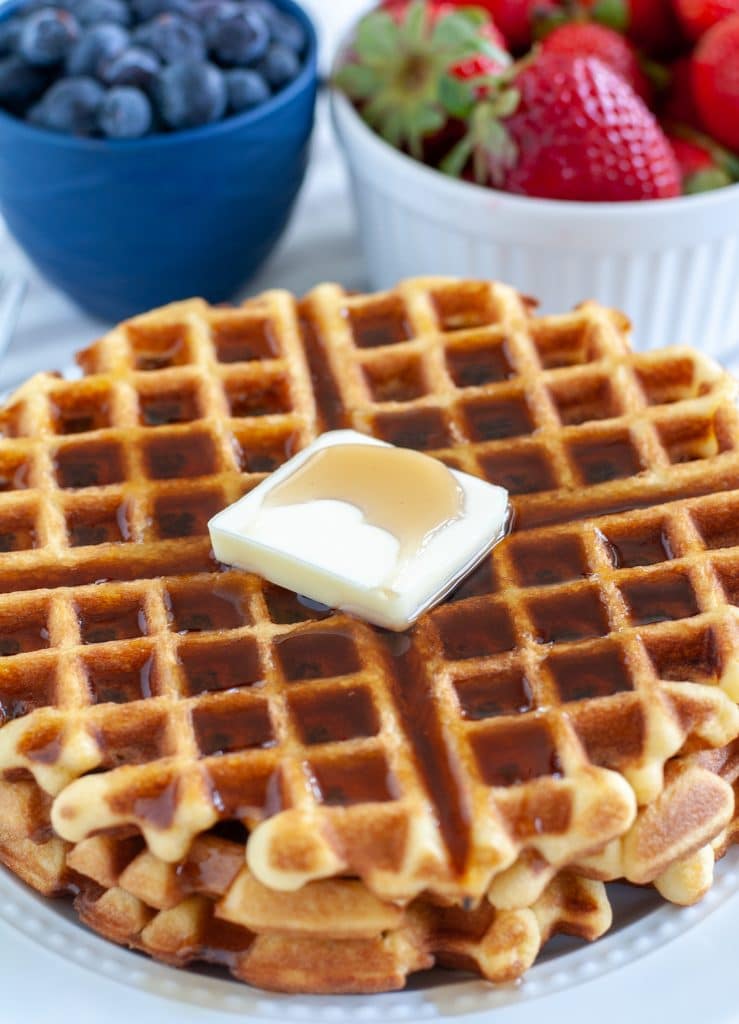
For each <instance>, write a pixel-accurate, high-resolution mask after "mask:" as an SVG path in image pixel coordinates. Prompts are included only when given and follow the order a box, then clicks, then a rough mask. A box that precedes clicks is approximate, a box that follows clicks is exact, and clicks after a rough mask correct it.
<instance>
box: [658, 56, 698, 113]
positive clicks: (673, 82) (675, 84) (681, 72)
mask: <svg viewBox="0 0 739 1024" xmlns="http://www.w3.org/2000/svg"><path fill="white" fill-rule="evenodd" d="M667 71H668V74H669V76H670V77H669V83H668V85H667V89H666V92H665V96H664V99H663V101H662V104H661V108H660V111H661V116H662V119H663V120H665V121H674V122H675V123H677V124H685V125H690V126H692V127H693V128H701V127H702V125H701V117H700V114H699V113H698V108H697V107H696V105H695V96H694V94H693V61H692V59H691V58H690V57H678V59H677V60H676V61H674V62H673V63H672V64H671V65H670V66H669V68H668V69H667Z"/></svg>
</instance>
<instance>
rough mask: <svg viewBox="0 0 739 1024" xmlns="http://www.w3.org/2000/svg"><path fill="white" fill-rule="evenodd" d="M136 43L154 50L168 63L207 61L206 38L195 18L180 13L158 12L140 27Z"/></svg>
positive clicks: (137, 31) (136, 35)
mask: <svg viewBox="0 0 739 1024" xmlns="http://www.w3.org/2000/svg"><path fill="white" fill-rule="evenodd" d="M134 42H135V43H137V44H138V45H139V46H144V47H146V48H147V49H149V50H153V51H154V53H156V55H157V56H158V57H161V59H162V60H163V61H164V63H165V64H174V63H176V62H179V61H197V60H204V59H205V55H206V50H205V40H204V39H203V33H202V32H201V31H200V29H199V28H198V26H197V25H196V24H195V22H194V21H190V19H189V18H183V17H182V15H181V14H159V15H157V17H156V18H152V20H151V21H147V22H146V23H145V24H143V25H141V26H139V28H137V29H136V31H135V32H134Z"/></svg>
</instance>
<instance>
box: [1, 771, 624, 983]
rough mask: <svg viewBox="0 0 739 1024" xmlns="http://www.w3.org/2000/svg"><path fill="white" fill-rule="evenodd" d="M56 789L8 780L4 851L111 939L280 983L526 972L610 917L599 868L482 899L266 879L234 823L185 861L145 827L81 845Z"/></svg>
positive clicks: (339, 882) (174, 959) (200, 841)
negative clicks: (54, 802)
mask: <svg viewBox="0 0 739 1024" xmlns="http://www.w3.org/2000/svg"><path fill="white" fill-rule="evenodd" d="M46 803H48V800H47V799H46V798H45V797H44V796H43V794H41V793H40V792H39V790H38V787H36V785H35V783H33V782H23V783H19V784H16V785H13V784H8V783H0V810H1V811H2V822H3V831H2V833H0V854H2V856H3V859H4V860H6V862H8V863H10V864H13V866H14V867H16V866H17V867H18V868H20V871H21V876H22V877H24V878H25V880H26V881H28V882H29V883H30V884H31V885H34V886H35V887H36V888H40V889H41V890H42V891H44V892H46V894H47V895H57V896H58V895H63V894H71V895H74V897H75V899H74V905H75V909H76V910H77V912H78V914H79V916H80V919H81V921H83V922H84V923H85V924H87V925H88V926H89V927H91V928H93V929H94V930H95V931H97V932H98V933H100V934H101V935H103V936H105V937H106V938H107V939H109V940H111V941H113V942H117V943H119V944H121V945H125V946H128V947H130V948H133V949H139V950H141V951H143V952H146V953H148V954H149V955H151V956H154V957H156V958H157V959H159V960H162V961H164V962H166V963H169V964H172V965H174V966H178V967H183V966H185V965H187V964H191V963H207V964H213V965H217V966H220V967H226V968H228V969H229V970H230V971H231V973H232V974H233V976H234V977H235V978H237V979H239V980H241V981H246V982H249V983H250V984H253V985H258V986H259V987H261V988H269V989H275V990H278V991H288V992H290V991H296V992H304V991H313V992H380V991H387V990H390V989H396V988H402V987H403V985H404V984H405V983H406V980H407V978H408V976H409V975H410V974H411V973H413V972H416V971H422V970H428V969H429V968H430V967H432V966H434V965H437V966H445V967H454V968H462V969H464V970H467V971H472V972H473V973H475V974H478V975H479V976H480V977H482V978H484V979H486V980H488V981H493V982H496V983H505V982H510V981H514V980H516V979H518V978H519V977H520V976H521V975H522V974H523V973H524V971H525V970H526V969H527V968H528V967H530V966H531V964H532V963H533V962H534V960H535V958H536V956H537V954H538V952H539V950H540V948H541V946H542V945H543V944H544V943H545V942H546V941H548V939H549V938H550V937H551V936H553V935H555V934H560V933H562V934H568V935H574V936H577V937H579V938H581V939H587V940H591V941H592V940H593V939H595V938H597V937H599V936H600V935H601V934H603V932H604V931H605V930H606V929H607V928H608V927H609V925H610V923H611V917H612V915H611V908H610V905H609V902H608V899H607V897H606V893H605V889H604V887H603V885H602V883H600V882H595V881H591V880H587V879H584V878H581V877H578V876H577V875H575V874H573V873H572V872H568V871H563V872H561V873H560V874H559V875H558V876H557V878H556V879H554V880H553V881H552V882H551V883H550V884H549V885H548V886H547V887H546V888H545V890H544V892H543V893H542V894H541V895H540V896H539V898H538V899H537V900H536V902H535V903H534V904H533V906H532V907H531V908H524V909H518V910H509V911H499V910H496V909H494V908H493V907H492V905H491V904H490V903H488V902H487V901H485V902H483V903H481V904H480V905H479V906H478V907H477V908H475V909H473V910H465V909H460V908H455V907H447V906H440V905H437V904H434V903H433V902H430V901H427V900H423V899H418V900H415V901H414V902H413V903H411V904H410V905H408V906H406V907H402V906H399V905H397V904H394V903H388V902H383V901H381V900H379V899H378V898H377V897H376V896H374V895H373V894H372V893H370V892H369V890H367V889H366V887H364V886H363V884H362V883H361V882H359V881H356V880H349V879H325V880H321V881H318V882H312V883H309V884H308V885H306V886H305V887H304V888H303V889H301V890H300V891H299V892H296V893H278V892H275V891H274V890H269V889H267V888H265V887H264V886H262V885H261V883H260V882H258V881H257V880H256V879H255V878H254V876H253V875H252V874H251V873H250V872H249V870H248V868H247V867H246V866H245V864H244V850H243V837H242V836H240V835H238V834H237V833H238V830H237V829H235V828H234V827H233V826H231V827H230V828H229V829H228V830H221V832H220V833H218V834H216V833H211V834H208V835H204V836H199V837H198V838H197V839H195V840H194V842H193V844H192V846H191V848H190V850H189V852H188V855H187V857H186V858H185V860H184V861H183V862H181V863H180V864H178V865H172V864H168V863H166V862H164V861H160V860H158V859H157V858H156V857H154V855H153V854H151V853H150V852H149V851H148V850H147V849H146V846H145V843H144V841H143V839H142V838H141V837H140V836H136V835H129V836H125V837H116V836H111V835H100V836H94V837H91V838H89V839H85V840H83V841H82V842H81V843H78V844H77V845H75V846H70V845H69V844H65V843H63V842H62V841H61V840H59V839H58V838H56V837H49V836H48V835H46V831H47V826H46V821H47V820H48V807H46V806H45V804H46Z"/></svg>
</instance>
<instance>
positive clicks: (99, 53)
mask: <svg viewBox="0 0 739 1024" xmlns="http://www.w3.org/2000/svg"><path fill="white" fill-rule="evenodd" d="M129 39H130V37H129V35H128V32H127V31H126V30H125V28H123V27H122V26H121V25H116V24H113V23H105V22H103V23H102V24H100V25H92V26H91V27H90V28H88V29H87V30H86V31H85V32H83V33H82V35H81V36H80V38H79V39H78V40H77V42H76V43H75V45H74V46H73V47H72V49H71V51H70V53H69V56H68V57H67V74H68V75H97V74H98V71H99V69H100V68H101V67H102V66H103V65H104V64H106V63H107V62H108V61H111V60H112V59H113V58H114V57H117V56H118V54H119V53H122V52H123V50H125V49H126V47H127V46H128V44H129Z"/></svg>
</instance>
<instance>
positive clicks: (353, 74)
mask: <svg viewBox="0 0 739 1024" xmlns="http://www.w3.org/2000/svg"><path fill="white" fill-rule="evenodd" d="M334 84H335V85H336V86H338V88H339V89H343V91H344V92H345V93H346V94H347V96H350V97H351V98H352V99H353V100H366V99H369V98H370V96H372V95H373V94H374V93H375V92H376V90H377V86H378V84H379V76H378V74H377V72H376V71H375V69H374V68H370V67H367V65H366V64H345V65H344V66H343V67H341V68H339V70H338V71H337V72H336V74H335V75H334Z"/></svg>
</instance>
